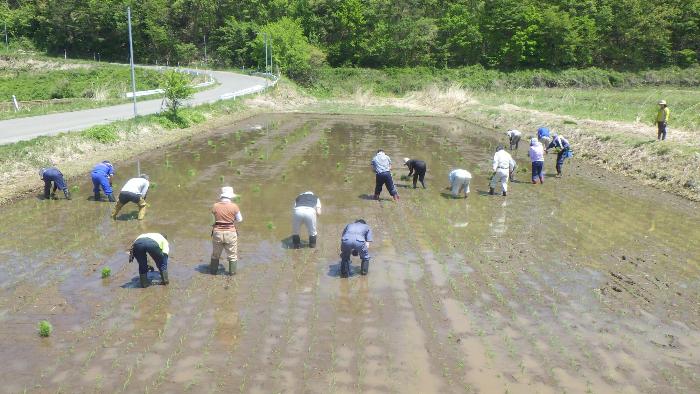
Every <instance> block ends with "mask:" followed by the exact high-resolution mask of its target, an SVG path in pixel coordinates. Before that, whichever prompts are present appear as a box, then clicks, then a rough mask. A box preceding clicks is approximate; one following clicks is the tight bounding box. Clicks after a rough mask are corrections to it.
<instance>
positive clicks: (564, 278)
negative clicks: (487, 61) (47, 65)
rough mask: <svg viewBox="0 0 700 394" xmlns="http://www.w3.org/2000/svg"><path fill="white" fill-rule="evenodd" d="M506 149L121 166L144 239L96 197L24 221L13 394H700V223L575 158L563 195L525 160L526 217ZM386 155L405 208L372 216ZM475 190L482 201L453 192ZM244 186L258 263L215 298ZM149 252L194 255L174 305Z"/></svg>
mask: <svg viewBox="0 0 700 394" xmlns="http://www.w3.org/2000/svg"><path fill="white" fill-rule="evenodd" d="M501 134H502V133H498V136H499V138H501ZM504 142H505V141H502V140H498V139H497V137H495V133H494V132H492V131H488V130H486V129H482V128H480V127H478V126H476V125H473V124H471V123H468V122H464V121H461V120H456V119H451V118H439V117H407V116H359V115H358V116H347V115H345V116H340V115H315V114H264V115H257V116H255V117H252V118H248V119H245V120H243V121H240V122H238V123H236V124H231V125H228V126H226V127H222V128H220V129H218V130H214V131H212V132H211V133H209V134H206V135H201V136H199V137H193V138H191V139H189V140H185V141H182V142H181V143H180V144H176V145H171V146H168V147H165V148H163V149H158V150H154V151H152V152H150V153H148V154H147V155H143V156H142V157H140V158H139V162H138V164H137V163H136V162H135V161H128V162H117V163H115V167H116V173H117V175H116V178H115V187H116V189H117V190H119V188H120V187H121V186H122V185H123V184H124V183H125V182H126V181H127V179H128V178H130V177H132V176H135V175H136V174H137V165H138V166H139V167H140V169H141V171H142V172H147V173H148V174H149V175H150V178H151V182H152V185H151V190H150V191H149V195H148V202H149V204H150V207H149V208H148V211H147V213H146V219H145V220H143V221H137V220H136V219H135V218H136V206H135V205H133V204H130V205H127V206H126V207H125V208H124V209H123V210H122V213H121V215H120V216H119V217H118V218H117V220H116V221H113V220H112V219H111V218H110V216H109V215H110V211H111V208H112V206H111V204H110V203H107V202H96V201H92V197H91V196H92V185H91V183H90V181H89V175H87V174H86V175H85V177H84V178H82V179H79V180H77V181H73V182H70V183H69V186H70V187H71V188H72V192H73V196H74V197H73V200H72V201H66V200H62V199H61V200H44V199H43V197H41V196H36V197H31V198H26V199H23V200H19V201H17V202H15V203H12V204H8V205H5V206H3V207H1V208H0V217H1V218H2V221H1V222H0V334H1V335H0V347H1V348H2V352H1V353H0V360H1V362H2V364H3V368H2V369H1V370H0V380H1V381H2V382H3V385H2V386H1V387H0V391H1V392H8V393H16V392H35V393H59V392H60V393H73V392H129V393H130V392H143V393H149V392H156V391H158V392H197V393H199V392H223V393H232V392H244V393H269V392H309V393H349V392H375V393H452V392H454V393H465V392H466V393H470V392H473V393H506V392H507V393H562V392H567V393H585V392H592V393H638V392H642V393H696V392H698V387H700V355H699V353H698V349H700V261H699V256H700V228H699V227H698V226H697V223H698V219H700V214H699V213H698V209H697V205H696V204H695V203H692V202H689V201H686V200H682V199H679V198H676V197H673V196H671V195H669V194H666V193H663V192H661V191H658V190H655V189H651V188H647V187H645V186H640V185H638V184H635V183H632V182H630V181H629V180H627V179H625V178H623V177H620V176H617V175H614V174H611V173H608V172H605V171H604V170H601V169H598V168H595V167H593V166H589V165H587V164H586V163H584V162H580V161H578V160H577V159H576V158H575V159H574V160H572V161H569V162H567V164H566V166H565V176H564V177H563V178H561V179H555V178H554V177H552V176H550V175H552V174H553V173H554V170H553V169H554V158H553V157H551V155H550V156H548V157H547V158H546V166H545V168H546V172H547V173H548V176H547V177H546V179H545V183H544V184H543V185H532V184H530V182H529V174H528V172H527V171H528V169H529V161H528V159H527V156H526V148H527V146H526V144H521V147H520V150H519V151H516V152H513V155H514V157H515V159H516V161H517V162H518V164H519V169H518V171H517V173H516V180H515V181H514V182H513V183H511V185H510V186H511V187H510V190H509V195H508V197H502V196H491V195H489V194H488V185H487V183H488V177H489V175H490V174H491V168H490V166H491V158H492V155H493V152H494V149H495V146H496V145H497V144H498V143H504ZM379 148H382V149H384V150H385V151H386V153H387V154H388V155H390V157H391V158H392V159H393V161H394V168H393V172H394V180H395V181H396V183H397V186H398V190H399V194H400V196H401V200H400V202H399V203H394V202H393V201H391V199H390V198H389V196H388V195H387V194H386V191H384V192H383V194H382V198H381V200H380V201H374V200H370V199H369V195H371V194H372V193H373V187H374V174H373V172H372V170H371V167H370V160H371V158H372V156H373V155H374V153H375V152H376V150H377V149H379ZM403 157H411V158H416V159H422V160H425V161H426V162H427V165H428V175H427V177H426V184H427V186H428V188H427V189H425V190H423V189H420V188H419V189H413V188H412V186H411V184H410V182H409V181H408V180H406V179H405V178H404V179H402V177H403V176H405V175H406V174H407V170H406V169H405V168H402V166H401V164H402V160H401V159H402V158H403ZM104 159H108V158H102V157H95V159H94V160H95V162H98V161H100V160H104ZM458 167H460V168H464V169H467V170H468V171H470V172H471V173H472V175H473V180H472V185H471V193H470V195H469V197H468V198H467V199H453V198H451V196H450V195H449V194H447V190H445V188H446V187H447V186H448V185H447V182H448V181H447V175H448V173H449V171H450V170H452V169H454V168H458ZM226 185H231V186H233V187H234V189H235V191H236V193H238V194H240V195H241V197H240V201H239V205H240V207H241V211H242V213H243V216H244V222H243V223H242V224H241V225H240V233H239V255H240V262H239V265H238V274H237V275H235V276H227V275H216V276H214V275H211V274H209V272H208V264H209V258H210V253H211V240H210V231H211V224H212V219H211V214H210V207H211V204H213V203H214V202H215V201H216V199H217V198H218V196H219V191H220V187H221V186H226ZM307 190H312V191H314V192H315V193H316V194H317V195H318V196H319V197H320V199H321V201H322V203H323V210H324V212H323V215H321V216H320V217H319V241H318V246H317V248H315V249H310V248H306V247H305V248H302V249H300V250H293V249H289V245H290V243H291V241H290V239H291V208H292V204H293V200H294V198H295V197H296V196H297V195H298V194H299V193H302V192H304V191H307ZM357 218H364V219H365V220H366V221H367V222H368V224H369V225H370V226H371V227H372V229H373V230H374V233H375V242H373V244H372V246H371V248H370V253H371V254H372V256H373V258H372V260H371V263H370V267H369V275H368V276H360V275H359V274H358V271H359V267H358V266H359V261H358V260H355V261H353V270H354V273H353V275H352V276H351V277H350V278H347V279H345V278H340V277H339V257H338V253H339V241H340V234H341V232H342V230H343V227H344V226H345V225H346V224H347V223H350V222H352V221H354V220H355V219H357ZM145 232H161V233H166V234H168V237H169V239H170V241H171V254H170V263H169V267H170V268H169V273H170V284H169V285H168V286H163V285H160V284H158V283H157V282H158V275H157V274H152V275H153V279H154V285H153V286H151V287H149V288H146V289H142V288H140V287H139V285H138V272H137V266H136V264H135V263H134V264H129V263H128V255H127V252H126V251H127V249H128V248H129V247H130V245H131V243H132V242H133V240H134V239H135V238H136V237H137V236H138V235H139V234H141V233H145ZM305 238H306V234H305V233H302V239H305ZM355 259H357V258H355ZM221 261H222V263H223V262H224V261H225V260H224V259H223V258H222V260H221ZM105 268H109V270H108V271H109V274H108V275H105V274H104V272H105ZM44 320H45V321H47V322H49V323H50V325H51V330H49V331H50V332H49V333H48V334H49V335H47V336H43V333H44V332H46V330H47V329H46V326H44V331H43V332H42V333H41V334H42V335H40V332H39V322H41V321H44Z"/></svg>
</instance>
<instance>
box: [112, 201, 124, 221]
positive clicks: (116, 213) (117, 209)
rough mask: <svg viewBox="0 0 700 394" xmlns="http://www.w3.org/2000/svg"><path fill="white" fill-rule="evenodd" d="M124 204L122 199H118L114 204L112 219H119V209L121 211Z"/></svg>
mask: <svg viewBox="0 0 700 394" xmlns="http://www.w3.org/2000/svg"><path fill="white" fill-rule="evenodd" d="M123 206H124V204H122V202H121V201H117V203H116V205H114V209H113V210H112V219H113V220H117V215H118V214H119V211H121V209H122V207H123Z"/></svg>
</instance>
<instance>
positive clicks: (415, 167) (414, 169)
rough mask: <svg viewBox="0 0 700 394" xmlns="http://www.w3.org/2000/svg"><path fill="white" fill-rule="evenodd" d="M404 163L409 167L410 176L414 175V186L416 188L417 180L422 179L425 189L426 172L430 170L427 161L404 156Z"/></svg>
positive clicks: (421, 182)
mask: <svg viewBox="0 0 700 394" xmlns="http://www.w3.org/2000/svg"><path fill="white" fill-rule="evenodd" d="M403 164H404V165H405V166H406V167H408V176H409V177H410V176H411V175H413V188H414V189H415V188H416V181H420V184H421V185H422V186H423V189H425V188H426V187H425V172H426V171H427V170H428V167H427V166H426V165H425V162H424V161H423V160H414V159H409V158H408V157H404V158H403Z"/></svg>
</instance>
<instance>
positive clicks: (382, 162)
mask: <svg viewBox="0 0 700 394" xmlns="http://www.w3.org/2000/svg"><path fill="white" fill-rule="evenodd" d="M372 168H373V169H374V173H375V186H374V199H375V200H379V194H380V193H381V192H382V186H384V185H386V189H387V190H388V191H389V194H390V195H391V197H393V198H394V201H396V202H398V201H399V193H398V192H397V191H396V186H394V179H393V178H392V177H391V159H390V158H389V156H387V155H386V153H384V151H383V150H381V149H380V150H378V151H377V154H376V155H375V156H374V158H373V159H372Z"/></svg>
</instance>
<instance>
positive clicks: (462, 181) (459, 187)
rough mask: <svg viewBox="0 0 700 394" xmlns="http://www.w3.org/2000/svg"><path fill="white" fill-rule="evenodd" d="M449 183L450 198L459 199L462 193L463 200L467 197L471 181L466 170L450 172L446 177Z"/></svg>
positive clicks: (470, 176) (459, 169) (470, 175)
mask: <svg viewBox="0 0 700 394" xmlns="http://www.w3.org/2000/svg"><path fill="white" fill-rule="evenodd" d="M448 179H449V181H450V190H451V191H452V197H454V198H457V197H459V193H461V192H462V191H464V198H467V197H468V196H469V184H470V183H471V181H472V174H470V173H469V171H467V170H463V169H461V168H458V169H456V170H452V171H450V175H449V176H448Z"/></svg>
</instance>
